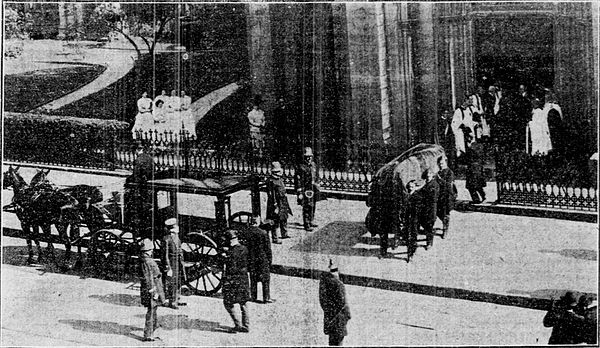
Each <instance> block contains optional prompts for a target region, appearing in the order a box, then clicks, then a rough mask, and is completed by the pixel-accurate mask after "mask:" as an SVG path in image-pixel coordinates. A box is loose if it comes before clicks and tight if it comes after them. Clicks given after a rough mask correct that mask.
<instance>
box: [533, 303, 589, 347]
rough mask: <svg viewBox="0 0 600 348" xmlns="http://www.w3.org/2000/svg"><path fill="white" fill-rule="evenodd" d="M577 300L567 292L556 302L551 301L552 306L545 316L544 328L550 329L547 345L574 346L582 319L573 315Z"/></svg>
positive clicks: (582, 322)
mask: <svg viewBox="0 0 600 348" xmlns="http://www.w3.org/2000/svg"><path fill="white" fill-rule="evenodd" d="M576 307H577V298H576V297H575V294H574V293H573V292H571V291H567V292H566V293H565V294H564V295H563V296H562V297H561V298H560V300H559V301H558V302H555V301H554V300H552V305H551V308H550V310H549V311H548V313H546V316H544V321H543V323H544V326H545V327H551V328H552V334H551V335H550V340H549V341H548V344H576V343H578V340H579V338H578V336H579V331H580V330H581V328H582V327H583V324H584V318H583V316H581V315H578V314H576V313H575V309H576Z"/></svg>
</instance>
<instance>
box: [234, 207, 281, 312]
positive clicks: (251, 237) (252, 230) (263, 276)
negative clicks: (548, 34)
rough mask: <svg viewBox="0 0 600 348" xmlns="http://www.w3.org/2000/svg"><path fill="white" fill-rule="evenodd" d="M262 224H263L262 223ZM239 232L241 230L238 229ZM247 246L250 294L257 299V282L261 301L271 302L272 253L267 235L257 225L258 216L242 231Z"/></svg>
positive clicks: (253, 299)
mask: <svg viewBox="0 0 600 348" xmlns="http://www.w3.org/2000/svg"><path fill="white" fill-rule="evenodd" d="M263 226H264V225H263ZM240 232H241V231H240ZM244 233H245V239H246V246H247V247H248V271H249V272H250V296H251V298H252V301H254V302H257V301H258V283H261V284H262V294H263V303H272V302H273V300H272V299H271V291H270V282H271V264H272V263H273V253H272V252H271V242H270V241H269V235H268V234H267V232H266V231H265V230H263V229H262V228H261V227H259V225H258V217H255V218H254V219H252V226H249V227H248V228H247V229H245V231H244Z"/></svg>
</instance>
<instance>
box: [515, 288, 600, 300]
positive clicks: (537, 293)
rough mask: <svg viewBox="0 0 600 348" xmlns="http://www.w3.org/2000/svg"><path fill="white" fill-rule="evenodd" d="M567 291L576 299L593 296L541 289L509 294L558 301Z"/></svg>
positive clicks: (575, 292) (583, 293) (562, 290)
mask: <svg viewBox="0 0 600 348" xmlns="http://www.w3.org/2000/svg"><path fill="white" fill-rule="evenodd" d="M567 291H572V292H573V293H574V294H575V296H576V297H579V296H581V295H592V294H591V293H587V292H579V291H574V290H572V289H539V290H533V291H523V290H509V291H508V293H509V294H517V295H529V296H531V297H535V298H545V299H555V300H558V299H559V298H560V297H561V296H563V295H564V294H565V292H567Z"/></svg>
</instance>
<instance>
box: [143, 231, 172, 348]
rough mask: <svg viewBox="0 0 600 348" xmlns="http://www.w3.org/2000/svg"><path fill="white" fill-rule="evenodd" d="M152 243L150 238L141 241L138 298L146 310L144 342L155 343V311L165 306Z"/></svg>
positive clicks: (165, 301) (156, 319)
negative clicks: (160, 306)
mask: <svg viewBox="0 0 600 348" xmlns="http://www.w3.org/2000/svg"><path fill="white" fill-rule="evenodd" d="M152 250H154V243H153V242H152V240H151V239H150V238H145V239H143V240H142V243H141V245H140V251H141V253H140V254H141V255H140V269H141V273H142V276H141V279H140V283H141V284H140V298H141V300H142V305H143V306H144V307H146V308H148V311H147V312H146V324H145V326H144V338H143V340H144V341H155V340H156V339H158V337H155V336H154V330H156V328H157V324H158V323H157V321H158V318H157V314H156V309H157V307H158V306H159V305H161V304H166V303H167V300H166V299H165V293H164V291H163V284H162V280H161V274H160V270H159V269H158V265H157V264H156V262H155V261H154V259H153V258H152Z"/></svg>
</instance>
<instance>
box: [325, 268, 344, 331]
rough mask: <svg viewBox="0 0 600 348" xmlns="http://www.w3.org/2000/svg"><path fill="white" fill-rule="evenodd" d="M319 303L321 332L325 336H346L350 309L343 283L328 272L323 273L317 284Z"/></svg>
mask: <svg viewBox="0 0 600 348" xmlns="http://www.w3.org/2000/svg"><path fill="white" fill-rule="evenodd" d="M319 303H320V304H321V308H322V309H323V314H324V318H323V332H324V333H325V334H326V335H331V334H337V335H341V336H346V335H348V330H347V329H346V324H347V323H348V320H350V318H351V315H350V307H349V306H348V303H347V301H346V288H345V287H344V283H342V282H341V281H340V280H339V279H337V278H336V277H334V276H333V274H331V273H330V272H324V273H323V274H322V275H321V281H320V282H319Z"/></svg>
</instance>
